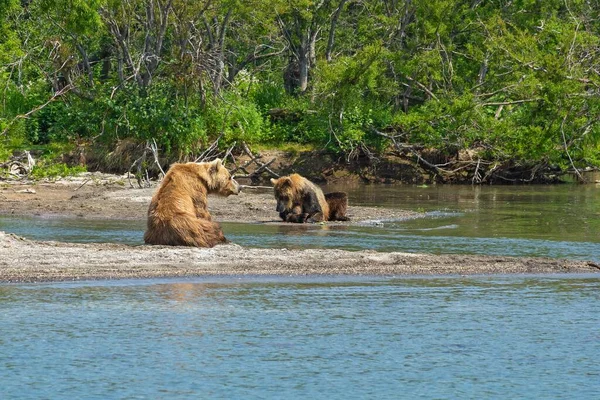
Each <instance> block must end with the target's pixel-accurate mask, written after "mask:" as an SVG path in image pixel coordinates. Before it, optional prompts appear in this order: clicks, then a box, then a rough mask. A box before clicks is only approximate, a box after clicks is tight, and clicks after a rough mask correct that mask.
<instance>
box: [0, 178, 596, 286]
mask: <svg viewBox="0 0 600 400" xmlns="http://www.w3.org/2000/svg"><path fill="white" fill-rule="evenodd" d="M154 190H155V188H147V189H133V188H128V187H125V186H124V185H123V183H122V182H121V183H118V182H117V183H115V182H107V181H95V182H91V183H86V184H82V182H81V181H71V182H69V181H67V182H55V183H35V184H31V183H26V184H24V183H15V184H13V183H4V184H0V216H1V215H9V216H21V215H22V216H54V217H69V218H81V219H84V220H85V219H98V218H100V219H110V218H117V219H123V220H140V219H141V220H144V219H145V217H146V211H147V207H148V204H149V202H150V198H151V196H152V194H153V192H154ZM208 206H209V211H210V213H211V214H212V216H213V219H214V220H215V221H217V222H244V223H279V224H283V222H281V221H279V220H278V219H277V213H276V211H275V199H274V197H273V194H272V192H271V191H269V190H267V191H264V190H249V191H245V192H242V193H241V194H240V195H239V196H230V197H228V198H220V197H214V196H212V197H210V198H209V204H208ZM348 211H349V215H350V217H351V218H352V221H351V222H343V223H339V222H335V223H333V224H360V223H361V222H363V223H364V222H365V221H373V220H377V219H392V218H417V217H419V216H420V215H421V214H419V213H415V212H411V211H405V210H396V209H386V208H378V207H360V206H352V204H350V207H349V210H348ZM557 273H568V274H577V273H585V274H598V273H600V266H598V265H597V264H596V263H593V262H591V261H577V260H564V259H550V258H542V257H538V258H536V257H527V258H521V257H506V256H480V255H463V254H441V255H434V254H416V253H403V252H376V251H373V250H362V251H347V250H338V249H328V250H322V249H303V250H290V249H258V248H247V247H242V246H239V245H237V244H231V243H230V244H224V245H218V246H216V247H214V248H209V249H205V248H202V249H201V248H188V247H169V246H148V245H124V244H116V243H88V244H82V243H65V242H52V241H35V240H29V239H25V238H22V237H19V236H16V235H14V234H8V233H4V232H1V231H0V282H2V283H13V282H14V283H17V282H23V283H24V282H57V281H82V280H113V279H153V278H177V277H181V278H183V277H199V276H253V275H254V276H316V275H320V276H414V275H422V276H435V275H438V276H443V275H489V274H557Z"/></svg>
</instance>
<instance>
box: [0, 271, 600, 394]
mask: <svg viewBox="0 0 600 400" xmlns="http://www.w3.org/2000/svg"><path fill="white" fill-rule="evenodd" d="M0 326H1V327H2V330H1V333H0V392H1V398H2V399H196V398H222V399H252V398H256V399H306V398H310V399H349V398H362V399H366V398H368V399H397V398H410V399H416V398H423V399H467V398H470V399H598V398H600V363H598V360H599V359H600V329H599V328H600V278H598V277H597V276H586V275H578V276H510V277H507V276H495V277H471V278H460V277H441V278H419V277H414V278H402V279H393V278H358V277H352V278H323V277H318V278H317V277H315V278H312V277H305V278H281V279H277V278H251V277H246V278H235V277H231V278H205V279H193V280H181V279H178V280H153V281H119V282H83V283H55V284H36V285H0Z"/></svg>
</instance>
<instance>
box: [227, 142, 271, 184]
mask: <svg viewBox="0 0 600 400" xmlns="http://www.w3.org/2000/svg"><path fill="white" fill-rule="evenodd" d="M241 149H242V151H243V152H244V153H245V154H246V155H247V156H248V157H250V160H248V161H246V162H245V163H244V164H242V165H240V166H237V167H235V168H234V169H232V170H231V173H232V174H235V175H236V176H237V177H238V178H249V179H251V180H252V181H253V182H256V181H258V180H259V178H260V176H261V175H262V174H263V173H265V172H266V173H267V174H268V175H269V176H270V177H271V178H279V174H278V173H276V172H275V171H273V170H272V169H271V168H270V167H269V166H270V165H271V164H273V163H274V162H275V160H277V158H273V159H271V160H270V161H267V162H262V161H261V158H262V156H261V155H255V154H253V153H252V150H250V148H249V147H248V145H247V144H246V143H245V142H242V143H241ZM252 164H256V169H255V170H254V171H253V172H248V169H247V168H248V167H249V166H250V165H252ZM239 171H241V172H243V173H244V174H239V173H238V172H239Z"/></svg>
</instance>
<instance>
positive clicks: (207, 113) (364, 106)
mask: <svg viewBox="0 0 600 400" xmlns="http://www.w3.org/2000/svg"><path fill="white" fill-rule="evenodd" d="M168 4H170V3H168V2H145V1H141V0H132V1H127V2H122V1H117V0H109V1H107V0H92V1H84V0H68V1H58V0H42V1H38V2H19V1H18V0H0V87H1V88H2V89H1V91H0V104H1V106H0V132H3V133H2V136H1V137H0V156H7V155H9V154H10V152H11V151H12V150H14V149H24V148H32V147H35V146H50V145H55V144H71V145H74V144H76V143H80V142H85V143H90V144H92V145H99V146H104V147H105V148H107V149H110V148H111V147H112V146H114V144H115V143H117V142H118V141H120V140H122V139H131V140H132V141H134V142H137V143H144V142H146V141H150V140H156V142H157V143H158V145H159V147H160V151H161V152H162V153H163V154H165V155H166V156H169V157H173V158H182V157H185V156H186V155H188V154H189V153H197V152H199V151H200V150H201V149H203V148H205V147H206V146H207V145H208V144H209V143H211V142H212V141H214V140H215V139H216V138H217V137H221V138H222V140H221V142H220V143H221V144H222V145H223V146H228V145H231V144H232V143H233V142H239V141H242V140H243V141H246V142H248V143H251V144H253V145H255V146H261V145H266V144H268V145H274V146H279V147H283V146H286V145H287V144H288V143H291V144H292V146H295V145H299V146H305V145H307V146H309V147H314V148H323V147H327V148H328V149H330V150H332V151H337V152H341V153H351V152H353V151H354V150H355V149H357V148H359V147H361V148H362V146H367V147H369V148H371V149H374V150H380V151H381V150H383V149H384V148H386V147H388V146H389V141H388V140H387V139H385V138H384V136H382V135H380V134H378V132H379V133H381V132H387V133H388V134H393V135H395V137H396V140H400V141H403V142H405V143H408V144H413V145H418V146H423V147H431V148H436V149H438V150H440V151H442V152H446V153H456V152H457V151H458V150H460V149H466V148H477V149H478V150H480V151H481V152H482V154H484V156H485V157H488V158H490V159H492V160H516V161H525V162H531V163H536V162H540V161H544V162H547V163H549V164H552V165H557V166H561V167H565V168H566V167H569V168H570V167H571V165H570V164H571V160H573V163H574V164H575V165H576V166H578V167H584V166H588V165H592V166H600V156H599V155H598V154H600V152H599V151H598V150H599V149H600V119H599V118H598V115H600V78H599V76H598V73H597V70H598V62H597V60H598V54H600V33H599V32H600V7H598V6H597V2H594V1H592V2H587V1H579V0H577V1H569V2H564V1H561V0H548V1H544V2H540V1H529V0H528V1H513V2H506V1H504V2H497V1H495V2H482V1H473V2H464V1H463V2H461V1H458V0H432V1H427V2H409V1H397V2H381V1H375V0H366V1H362V2H350V1H336V2H318V1H312V0H302V1H301V2H286V1H279V0H277V1H274V2H262V1H259V0H249V1H239V0H217V1H215V2H212V3H211V7H207V6H206V4H204V3H202V2H200V3H193V2H186V1H181V0H176V1H174V2H173V3H172V5H173V6H172V7H170V8H169V7H167V8H164V7H166V5H168ZM338 6H339V7H340V8H339V9H338ZM332 28H333V30H332ZM301 63H304V64H302V65H303V66H304V67H306V70H302V71H308V72H307V73H308V75H307V79H308V85H307V87H306V89H305V90H302V91H301V92H300V91H299V90H289V89H290V88H289V87H288V86H289V85H291V84H293V85H297V84H298V81H299V79H300V78H299V75H300V71H301V69H300V64H301ZM303 76H306V75H303ZM293 85H292V86H293ZM286 89H288V90H287V91H286ZM288 92H290V93H292V94H290V93H288ZM569 157H570V158H569Z"/></svg>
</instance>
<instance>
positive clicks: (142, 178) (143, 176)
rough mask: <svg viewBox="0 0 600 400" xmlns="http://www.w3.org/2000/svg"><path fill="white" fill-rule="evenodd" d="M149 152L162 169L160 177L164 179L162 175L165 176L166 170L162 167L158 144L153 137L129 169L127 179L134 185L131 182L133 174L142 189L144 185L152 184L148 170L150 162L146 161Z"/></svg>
mask: <svg viewBox="0 0 600 400" xmlns="http://www.w3.org/2000/svg"><path fill="white" fill-rule="evenodd" d="M148 153H150V154H152V157H153V159H154V160H153V163H154V164H155V165H156V166H157V167H158V169H159V170H160V176H159V179H162V177H164V176H165V171H164V170H163V169H162V166H161V165H160V161H159V159H158V145H157V144H156V140H154V139H152V142H150V141H147V142H146V147H145V148H144V152H143V153H142V155H141V156H140V157H139V158H138V159H136V160H135V161H134V162H133V164H131V167H129V170H128V171H127V180H128V181H129V186H130V187H133V184H132V183H131V176H132V175H133V176H134V177H135V179H136V181H137V184H138V186H139V187H140V189H142V188H144V187H150V186H152V185H151V183H150V174H149V172H148V164H147V162H146V160H147V158H148ZM133 169H135V173H133V174H132V172H131V171H132V170H133Z"/></svg>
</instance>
